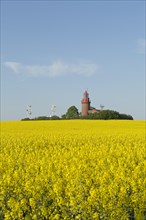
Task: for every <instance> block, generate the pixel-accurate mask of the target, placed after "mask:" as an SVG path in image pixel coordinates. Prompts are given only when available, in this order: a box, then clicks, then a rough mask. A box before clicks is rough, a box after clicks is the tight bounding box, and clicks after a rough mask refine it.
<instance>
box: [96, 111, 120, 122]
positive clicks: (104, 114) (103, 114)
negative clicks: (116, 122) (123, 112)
mask: <svg viewBox="0 0 146 220" xmlns="http://www.w3.org/2000/svg"><path fill="white" fill-rule="evenodd" d="M98 117H99V119H104V120H108V119H120V115H119V112H117V111H113V110H103V111H100V112H99V113H98Z"/></svg>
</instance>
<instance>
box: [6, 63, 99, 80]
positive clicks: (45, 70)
mask: <svg viewBox="0 0 146 220" xmlns="http://www.w3.org/2000/svg"><path fill="white" fill-rule="evenodd" d="M4 65H5V66H6V67H7V68H9V69H11V70H12V71H13V72H14V73H19V74H27V75H29V76H48V77H57V76H62V75H68V74H76V75H83V76H91V75H93V74H95V73H96V71H97V65H96V64H95V63H93V62H87V61H86V62H80V63H78V64H67V63H64V62H62V61H56V62H53V63H52V64H50V65H46V66H45V65H25V64H21V63H17V62H11V61H7V62H5V63H4Z"/></svg>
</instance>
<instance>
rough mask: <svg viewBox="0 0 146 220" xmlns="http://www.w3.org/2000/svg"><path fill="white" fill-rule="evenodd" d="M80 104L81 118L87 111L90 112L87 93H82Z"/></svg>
mask: <svg viewBox="0 0 146 220" xmlns="http://www.w3.org/2000/svg"><path fill="white" fill-rule="evenodd" d="M81 103H82V116H87V115H88V111H89V110H90V99H89V94H88V92H87V91H85V92H84V94H83V98H82V102H81Z"/></svg>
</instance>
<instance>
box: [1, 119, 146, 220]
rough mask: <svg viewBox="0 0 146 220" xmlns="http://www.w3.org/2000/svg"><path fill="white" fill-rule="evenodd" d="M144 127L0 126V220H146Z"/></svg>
mask: <svg viewBox="0 0 146 220" xmlns="http://www.w3.org/2000/svg"><path fill="white" fill-rule="evenodd" d="M145 140H146V139H145V121H97V120H96V121H94V120H93V121H92V120H91V121H90V120H68V121H63V120H60V121H23V122H22V121H20V122H18V121H15V122H1V152H0V153H1V157H0V158H1V160H0V178H1V179H0V184H1V195H0V219H1V220H2V219H5V220H11V219H12V220H19V219H20V220H24V219H25V220H31V219H32V220H45V219H46V220H47V219H50V220H55V219H56V220H57V219H58V220H60V219H81V220H92V219H96V220H110V219H111V220H120V219H122V220H134V219H136V220H144V219H146V203H145V201H146V192H145V190H146V178H145V173H144V172H145V169H144V159H145V155H146V154H145V153H146V152H145Z"/></svg>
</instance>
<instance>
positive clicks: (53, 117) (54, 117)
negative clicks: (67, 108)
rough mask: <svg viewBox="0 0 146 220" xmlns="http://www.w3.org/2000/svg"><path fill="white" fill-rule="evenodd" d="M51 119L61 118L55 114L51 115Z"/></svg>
mask: <svg viewBox="0 0 146 220" xmlns="http://www.w3.org/2000/svg"><path fill="white" fill-rule="evenodd" d="M50 120H60V118H59V116H57V115H53V116H51V117H50Z"/></svg>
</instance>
